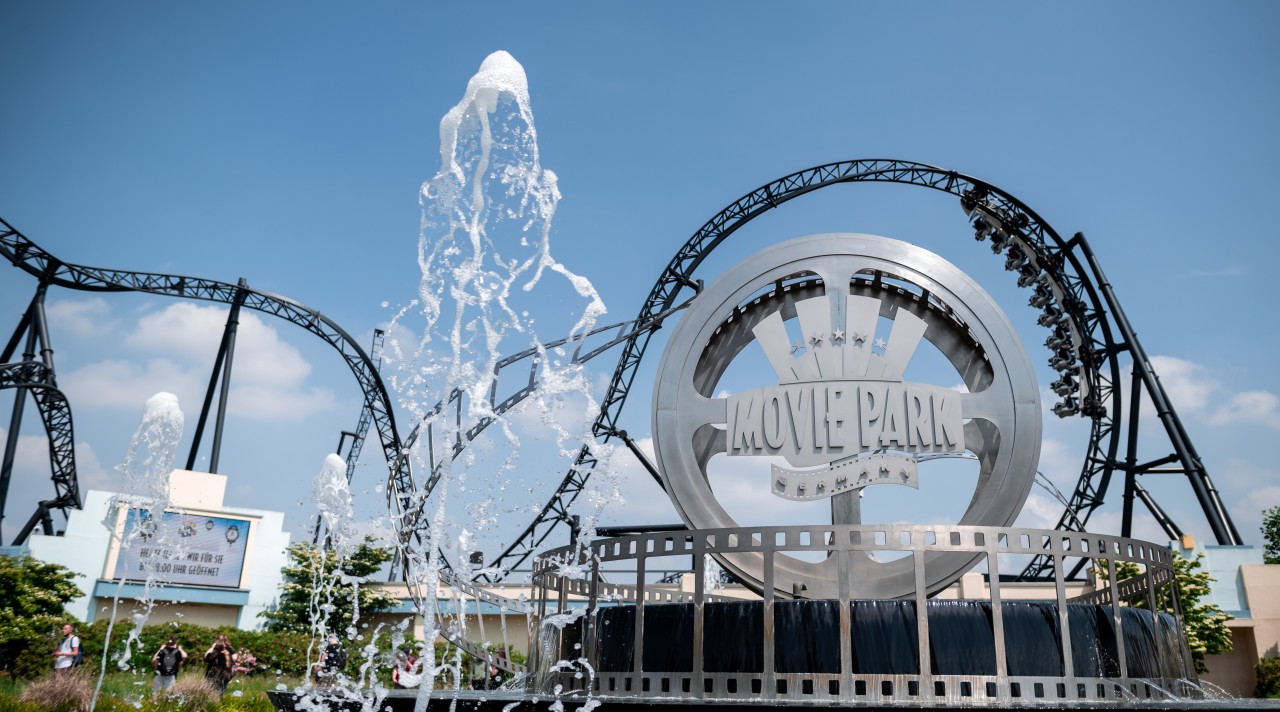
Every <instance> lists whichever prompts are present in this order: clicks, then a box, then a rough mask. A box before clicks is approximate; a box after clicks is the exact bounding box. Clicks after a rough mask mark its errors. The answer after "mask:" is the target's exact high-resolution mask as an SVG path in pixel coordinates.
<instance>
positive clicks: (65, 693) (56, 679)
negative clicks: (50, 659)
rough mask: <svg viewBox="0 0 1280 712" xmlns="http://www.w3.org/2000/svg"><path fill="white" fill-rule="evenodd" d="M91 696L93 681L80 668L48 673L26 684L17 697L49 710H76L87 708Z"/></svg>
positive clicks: (74, 711) (70, 711) (68, 711)
mask: <svg viewBox="0 0 1280 712" xmlns="http://www.w3.org/2000/svg"><path fill="white" fill-rule="evenodd" d="M92 698H93V681H92V680H90V679H89V674H88V672H86V671H85V670H84V668H80V669H79V670H72V671H71V672H67V673H61V674H57V675H54V674H52V673H51V674H49V675H47V676H45V677H42V678H40V679H39V680H35V681H33V682H31V683H30V684H28V685H27V687H26V689H24V690H23V691H22V696H21V697H20V698H19V699H21V700H22V701H23V702H30V703H32V704H35V705H37V706H38V707H39V708H40V709H44V710H49V711H50V712H78V711H79V710H87V709H89V701H90V700H91V699H92Z"/></svg>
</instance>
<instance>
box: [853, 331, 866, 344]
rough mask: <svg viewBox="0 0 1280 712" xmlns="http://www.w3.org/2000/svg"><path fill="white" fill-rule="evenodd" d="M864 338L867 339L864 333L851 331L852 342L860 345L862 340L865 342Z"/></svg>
mask: <svg viewBox="0 0 1280 712" xmlns="http://www.w3.org/2000/svg"><path fill="white" fill-rule="evenodd" d="M866 340H867V337H866V336H865V335H863V334H861V333H858V332H856V331H855V332H853V343H854V344H855V345H857V346H861V345H862V344H863V343H864V342H866Z"/></svg>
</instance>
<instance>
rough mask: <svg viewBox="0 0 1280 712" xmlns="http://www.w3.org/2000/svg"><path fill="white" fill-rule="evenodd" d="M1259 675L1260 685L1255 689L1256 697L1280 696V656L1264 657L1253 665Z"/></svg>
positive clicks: (1254, 670) (1254, 694)
mask: <svg viewBox="0 0 1280 712" xmlns="http://www.w3.org/2000/svg"><path fill="white" fill-rule="evenodd" d="M1253 672H1254V673H1255V674H1256V675H1257V676H1258V686H1257V687H1255V688H1254V690H1253V696H1254V697H1280V658H1263V659H1262V660H1259V661H1258V664H1257V665H1254V666H1253Z"/></svg>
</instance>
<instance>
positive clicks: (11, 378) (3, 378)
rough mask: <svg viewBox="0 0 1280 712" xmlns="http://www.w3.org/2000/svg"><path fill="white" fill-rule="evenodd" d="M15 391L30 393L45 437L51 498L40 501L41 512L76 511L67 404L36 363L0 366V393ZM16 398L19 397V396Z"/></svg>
mask: <svg viewBox="0 0 1280 712" xmlns="http://www.w3.org/2000/svg"><path fill="white" fill-rule="evenodd" d="M7 388H17V389H24V390H29V391H31V395H32V396H33V397H34V398H35V401H36V404H37V406H38V409H39V411H40V419H41V420H42V421H43V422H44V431H45V434H46V435H47V436H48V438H49V468H50V469H51V470H52V473H51V476H52V479H53V492H54V493H53V499H51V500H47V501H45V502H44V508H45V509H59V510H62V512H63V514H66V513H67V510H69V509H79V508H80V504H81V502H80V485H79V482H78V480H77V479H76V440H75V428H74V427H72V422H71V404H70V403H68V402H67V397H66V396H65V395H63V393H62V391H60V390H58V384H57V382H56V381H55V379H54V374H53V371H51V370H50V369H49V368H48V367H46V366H45V365H44V364H42V363H40V362H38V361H24V362H20V363H5V364H0V390H3V389H7ZM17 397H19V398H21V397H22V393H19V394H18V395H17Z"/></svg>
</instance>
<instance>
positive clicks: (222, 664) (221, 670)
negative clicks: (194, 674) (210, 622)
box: [204, 643, 231, 695]
mask: <svg viewBox="0 0 1280 712" xmlns="http://www.w3.org/2000/svg"><path fill="white" fill-rule="evenodd" d="M204 665H205V667H204V679H205V681H206V682H208V683H209V684H210V685H213V689H215V690H217V691H218V694H219V695H221V694H222V693H224V692H226V691H227V683H229V682H231V653H230V652H229V651H228V650H227V646H225V645H223V644H222V643H214V644H213V645H212V646H210V647H209V650H208V652H206V653H205V654H204Z"/></svg>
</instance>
